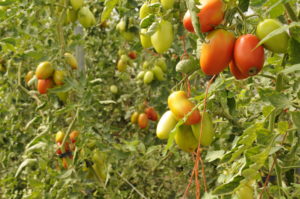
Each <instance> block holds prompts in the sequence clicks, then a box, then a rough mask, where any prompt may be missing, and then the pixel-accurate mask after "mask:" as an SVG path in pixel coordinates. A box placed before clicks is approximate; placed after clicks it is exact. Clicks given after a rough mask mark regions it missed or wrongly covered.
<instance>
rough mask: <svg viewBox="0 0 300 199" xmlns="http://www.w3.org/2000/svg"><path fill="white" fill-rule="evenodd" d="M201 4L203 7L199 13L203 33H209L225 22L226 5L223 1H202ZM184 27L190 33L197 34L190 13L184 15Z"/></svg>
mask: <svg viewBox="0 0 300 199" xmlns="http://www.w3.org/2000/svg"><path fill="white" fill-rule="evenodd" d="M201 4H202V5H203V7H202V8H201V10H200V12H199V13H198V17H199V23H200V26H201V32H208V31H211V30H212V29H214V27H215V26H217V25H219V24H220V23H221V22H222V21H223V19H224V12H225V9H224V8H225V4H224V3H223V0H202V1H201ZM183 25H184V27H185V28H186V29H187V30H188V31H189V32H195V30H194V27H193V25H192V19H191V15H190V13H189V11H187V12H186V13H185V15H184V18H183Z"/></svg>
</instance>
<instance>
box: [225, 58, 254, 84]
mask: <svg viewBox="0 0 300 199" xmlns="http://www.w3.org/2000/svg"><path fill="white" fill-rule="evenodd" d="M229 69H230V72H231V74H232V75H233V76H234V77H235V79H238V80H241V79H246V78H248V77H249V75H244V74H242V73H241V71H240V70H239V69H238V68H237V67H236V65H235V63H234V61H233V60H232V61H231V62H230V63H229Z"/></svg>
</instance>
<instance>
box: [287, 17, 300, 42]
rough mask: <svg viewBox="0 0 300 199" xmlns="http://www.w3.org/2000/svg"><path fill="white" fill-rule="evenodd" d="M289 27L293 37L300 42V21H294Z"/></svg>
mask: <svg viewBox="0 0 300 199" xmlns="http://www.w3.org/2000/svg"><path fill="white" fill-rule="evenodd" d="M289 27H290V35H291V37H293V39H295V40H296V41H297V42H299V43H300V22H292V23H291V24H290V25H289Z"/></svg>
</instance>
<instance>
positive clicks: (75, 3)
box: [70, 0, 83, 10]
mask: <svg viewBox="0 0 300 199" xmlns="http://www.w3.org/2000/svg"><path fill="white" fill-rule="evenodd" d="M70 3H71V5H72V7H73V9H74V10H78V9H79V8H81V7H82V6H83V0H70Z"/></svg>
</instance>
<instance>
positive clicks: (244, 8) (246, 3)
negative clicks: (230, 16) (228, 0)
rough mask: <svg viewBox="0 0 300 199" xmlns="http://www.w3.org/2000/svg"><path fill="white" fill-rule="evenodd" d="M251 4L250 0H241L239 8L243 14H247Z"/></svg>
mask: <svg viewBox="0 0 300 199" xmlns="http://www.w3.org/2000/svg"><path fill="white" fill-rule="evenodd" d="M249 2H250V0H239V5H238V6H239V8H240V9H241V10H242V11H243V12H246V11H247V10H248V7H249Z"/></svg>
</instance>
